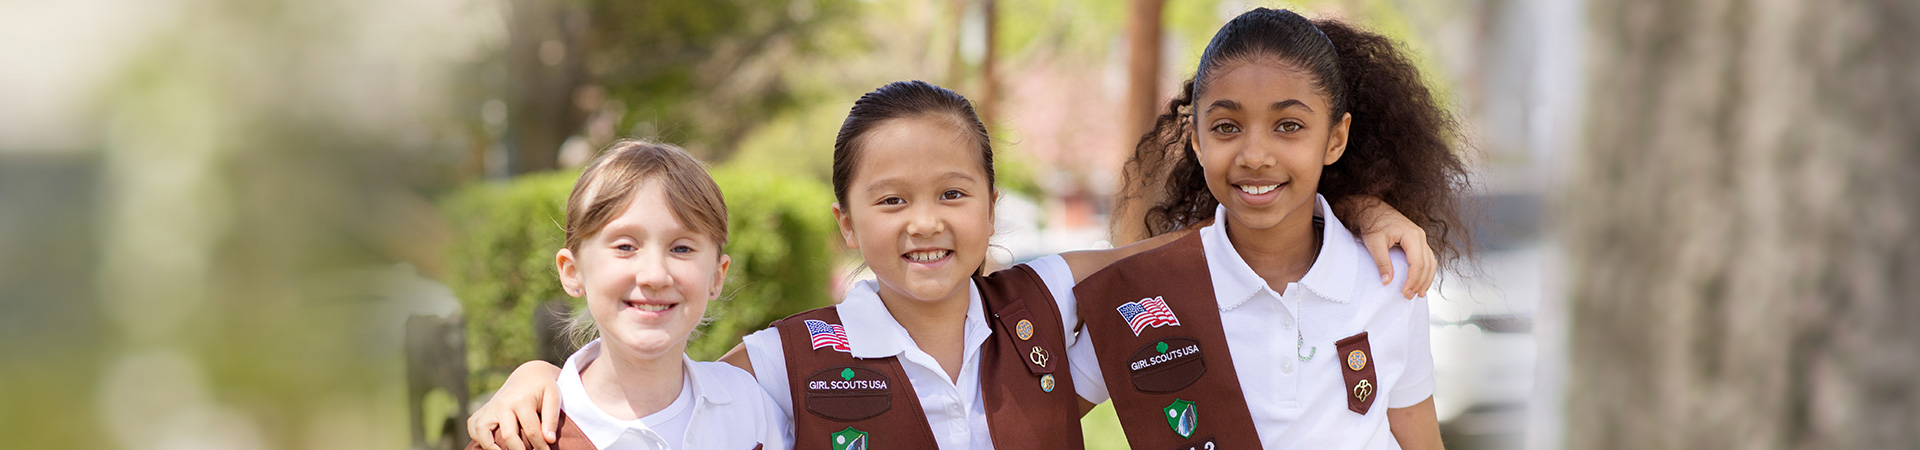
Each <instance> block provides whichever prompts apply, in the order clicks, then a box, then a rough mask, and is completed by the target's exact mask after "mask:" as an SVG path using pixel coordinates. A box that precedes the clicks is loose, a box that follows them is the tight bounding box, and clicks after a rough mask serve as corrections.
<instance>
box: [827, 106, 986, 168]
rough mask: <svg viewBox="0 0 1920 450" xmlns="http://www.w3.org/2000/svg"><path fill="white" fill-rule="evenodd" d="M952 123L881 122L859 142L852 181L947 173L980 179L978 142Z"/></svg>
mask: <svg viewBox="0 0 1920 450" xmlns="http://www.w3.org/2000/svg"><path fill="white" fill-rule="evenodd" d="M955 122H956V120H955V119H951V118H946V117H941V116H939V115H935V114H928V115H921V116H914V117H904V118H898V119H890V120H887V121H885V122H881V123H880V124H879V125H877V126H875V127H874V128H873V131H870V132H868V134H867V136H866V137H865V139H863V142H861V146H860V162H859V165H858V166H857V167H856V168H855V170H854V176H853V180H854V181H855V182H856V183H859V182H861V181H871V180H876V179H881V178H895V177H900V176H903V175H907V174H913V173H923V174H926V175H928V176H932V175H936V174H940V173H947V172H960V173H964V174H968V175H972V176H974V177H975V178H977V179H984V178H985V174H986V169H985V167H982V160H981V157H980V148H979V143H977V142H974V138H973V137H971V136H969V135H968V133H967V132H966V131H965V130H963V129H962V128H961V126H960V124H958V123H955ZM922 178H925V177H922Z"/></svg>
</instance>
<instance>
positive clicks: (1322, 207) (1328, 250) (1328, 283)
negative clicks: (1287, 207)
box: [1200, 194, 1359, 311]
mask: <svg viewBox="0 0 1920 450" xmlns="http://www.w3.org/2000/svg"><path fill="white" fill-rule="evenodd" d="M1313 199H1314V203H1313V215H1314V216H1315V217H1321V218H1323V219H1324V220H1325V221H1326V226H1325V228H1324V229H1323V230H1322V231H1321V243H1320V256H1319V257H1317V258H1315V259H1314V260H1313V267H1311V268H1308V269H1307V274H1306V276H1304V277H1301V278H1300V282H1299V283H1297V284H1299V285H1301V286H1306V288H1307V290H1309V291H1312V292H1313V294H1314V295H1315V296H1318V297H1320V298H1324V299H1327V300H1329V301H1333V302H1335V303H1347V301H1348V299H1349V298H1350V297H1352V295H1353V286H1354V285H1353V284H1354V280H1356V279H1357V278H1355V276H1356V275H1355V273H1354V270H1356V268H1355V266H1354V262H1355V259H1354V258H1356V257H1358V254H1357V252H1358V251H1359V249H1358V248H1355V247H1356V246H1357V245H1359V244H1358V243H1357V241H1355V240H1354V238H1353V233H1352V232H1349V231H1347V227H1346V226H1345V225H1342V224H1341V223H1340V218H1338V217H1334V215H1333V214H1331V213H1329V212H1328V211H1331V210H1332V209H1331V208H1330V207H1329V205H1328V204H1327V199H1326V197H1324V196H1321V195H1320V194H1314V196H1313ZM1213 217H1214V221H1213V225H1208V226H1206V227H1205V228H1201V229H1200V239H1201V245H1203V246H1205V247H1206V248H1207V249H1208V251H1207V252H1206V255H1207V272H1208V273H1209V274H1210V275H1211V277H1212V281H1213V294H1214V297H1215V300H1217V301H1218V302H1219V303H1220V309H1221V310H1223V311H1224V310H1228V309H1233V308H1234V307H1237V306H1240V305H1241V304H1244V303H1246V302H1247V300H1251V299H1253V296H1254V295H1255V294H1258V293H1259V292H1260V290H1261V289H1263V288H1267V287H1268V286H1267V280H1266V279H1264V278H1260V275H1259V274H1257V273H1254V271H1253V267H1252V266H1250V265H1248V264H1247V261H1246V259H1244V258H1241V257H1240V252H1238V251H1235V250H1234V247H1233V242H1232V241H1231V240H1229V239H1228V238H1227V221H1228V220H1230V219H1231V218H1230V217H1229V216H1228V214H1227V208H1226V206H1216V207H1214V211H1213ZM1284 289H1285V287H1284V286H1283V287H1282V288H1281V289H1276V290H1275V291H1276V292H1278V291H1280V290H1284Z"/></svg>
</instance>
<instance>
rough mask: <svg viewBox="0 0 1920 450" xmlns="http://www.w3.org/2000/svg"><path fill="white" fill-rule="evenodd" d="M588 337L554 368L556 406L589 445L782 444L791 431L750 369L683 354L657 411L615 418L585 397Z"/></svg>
mask: <svg viewBox="0 0 1920 450" xmlns="http://www.w3.org/2000/svg"><path fill="white" fill-rule="evenodd" d="M600 350H601V349H600V340H599V339H594V340H593V342H589V343H587V345H586V346H583V347H580V350H579V351H577V352H574V353H573V356H569V357H567V364H566V365H565V366H563V367H561V368H560V379H559V380H558V384H559V385H560V410H561V411H564V412H566V414H567V420H570V421H573V423H574V425H575V426H578V427H580V431H581V432H582V433H584V434H586V435H587V440H588V441H592V442H593V446H594V448H597V449H601V450H607V449H620V450H630V449H631V450H641V449H644V450H682V449H738V450H747V449H751V448H753V447H754V446H755V445H764V448H766V449H769V450H771V449H784V448H789V447H791V446H792V444H791V443H790V442H788V441H789V440H790V439H789V436H792V435H793V430H792V429H791V424H789V423H788V422H787V416H785V415H783V414H781V413H780V409H779V407H777V406H774V403H773V399H770V398H767V396H766V394H764V393H762V392H761V391H760V390H759V389H756V388H755V386H756V385H755V384H754V381H753V375H751V374H748V373H747V371H744V370H740V368H738V367H734V366H732V365H729V364H727V363H721V362H697V361H694V360H692V359H687V358H686V356H685V355H682V356H681V358H682V359H685V363H686V365H685V366H684V367H685V369H684V370H682V376H683V377H685V379H684V380H683V382H682V383H680V395H679V396H678V397H676V398H674V400H673V403H672V404H670V405H668V406H667V407H666V408H665V409H662V410H660V412H656V413H653V414H651V415H648V416H646V417H641V418H639V419H636V420H620V419H616V418H614V417H613V416H611V415H608V414H607V413H606V411H603V410H601V409H600V407H599V406H596V405H594V404H593V400H592V399H591V398H588V397H587V390H586V385H584V384H582V383H581V381H580V370H581V369H584V368H586V367H587V365H589V364H592V363H593V361H594V360H595V359H598V358H599V357H600Z"/></svg>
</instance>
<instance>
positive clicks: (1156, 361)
mask: <svg viewBox="0 0 1920 450" xmlns="http://www.w3.org/2000/svg"><path fill="white" fill-rule="evenodd" d="M1127 370H1128V374H1129V375H1131V376H1132V378H1133V387H1134V389H1139V390H1140V391H1142V392H1151V393H1155V394H1165V393H1169V392H1174V391H1178V390H1181V389H1186V387H1187V386H1191V385H1193V383H1194V382H1196V381H1200V375H1202V374H1205V373H1207V362H1206V359H1205V358H1203V357H1202V356H1201V353H1200V341H1198V340H1194V339H1189V338H1184V337H1174V338H1167V339H1166V340H1162V341H1159V342H1154V343H1152V344H1147V345H1145V346H1142V347H1140V349H1139V350H1135V351H1134V352H1133V356H1131V357H1128V358H1127Z"/></svg>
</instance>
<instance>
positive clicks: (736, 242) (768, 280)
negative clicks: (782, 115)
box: [687, 166, 840, 361]
mask: <svg viewBox="0 0 1920 450" xmlns="http://www.w3.org/2000/svg"><path fill="white" fill-rule="evenodd" d="M713 176H714V182H716V183H719V185H720V192H722V193H723V194H724V195H725V196H726V199H727V209H728V215H727V228H728V229H729V231H728V234H729V236H728V242H727V249H726V251H727V255H729V256H731V257H733V267H732V269H730V270H729V271H728V273H727V284H726V288H725V290H724V292H725V293H726V294H725V296H723V297H722V299H721V300H720V301H717V302H713V303H711V304H709V305H708V306H707V317H709V318H712V322H711V323H709V324H708V325H707V326H706V327H704V328H703V330H702V333H701V335H699V336H695V337H694V339H693V342H690V343H688V344H687V354H688V355H690V356H692V357H693V358H694V359H697V360H703V361H705V360H712V359H715V358H719V357H720V355H722V354H724V353H726V352H727V350H728V349H731V348H733V346H734V344H738V343H740V337H741V336H745V335H747V334H748V333H752V332H754V331H757V330H759V329H761V328H766V326H767V324H768V323H771V322H772V321H774V320H776V319H779V318H781V317H786V316H787V315H789V314H793V313H796V312H800V311H804V310H807V309H811V308H817V307H821V306H826V305H829V304H832V297H831V295H832V293H831V292H829V290H828V286H829V285H830V284H829V283H830V282H831V281H832V277H833V267H836V266H838V265H839V262H840V259H839V256H840V252H838V251H835V250H834V249H835V248H837V247H835V246H834V245H833V240H834V239H835V236H838V234H837V233H838V231H836V230H837V227H836V226H835V225H834V223H833V215H832V214H831V213H830V212H829V209H828V207H829V205H832V204H833V191H832V190H831V189H830V188H829V187H828V186H827V185H826V184H823V183H821V182H819V181H816V180H814V179H812V178H811V177H807V176H804V175H801V176H796V175H792V174H786V173H781V172H775V171H771V170H764V169H752V168H737V167H731V166H727V167H721V168H719V169H717V170H715V171H714V173H713Z"/></svg>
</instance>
